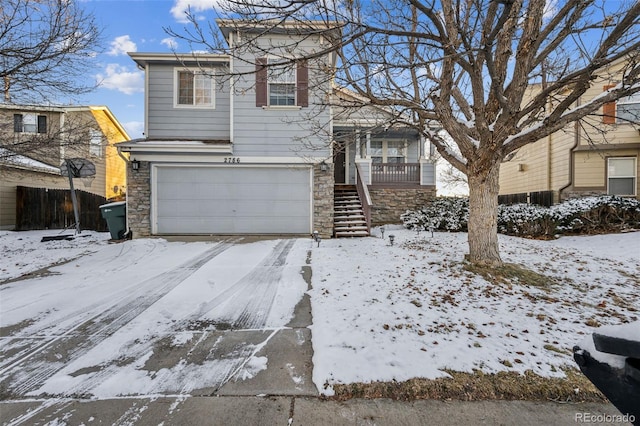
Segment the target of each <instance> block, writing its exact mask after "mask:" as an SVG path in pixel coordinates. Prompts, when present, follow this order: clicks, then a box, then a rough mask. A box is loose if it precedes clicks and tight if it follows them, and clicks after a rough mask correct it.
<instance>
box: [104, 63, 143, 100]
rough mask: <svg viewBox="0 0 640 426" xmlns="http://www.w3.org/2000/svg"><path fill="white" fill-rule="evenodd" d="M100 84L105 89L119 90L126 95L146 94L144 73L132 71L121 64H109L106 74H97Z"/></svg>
mask: <svg viewBox="0 0 640 426" xmlns="http://www.w3.org/2000/svg"><path fill="white" fill-rule="evenodd" d="M96 80H98V84H99V85H100V86H101V87H104V88H105V89H111V90H117V91H119V92H122V93H124V94H125V95H132V94H134V93H141V92H144V73H143V72H142V71H130V70H129V69H128V68H127V67H125V66H122V65H119V64H108V65H107V66H106V68H105V71H104V74H97V75H96Z"/></svg>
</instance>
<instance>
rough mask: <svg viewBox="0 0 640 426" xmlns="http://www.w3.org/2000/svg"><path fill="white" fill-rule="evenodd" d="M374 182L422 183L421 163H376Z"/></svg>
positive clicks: (372, 166)
mask: <svg viewBox="0 0 640 426" xmlns="http://www.w3.org/2000/svg"><path fill="white" fill-rule="evenodd" d="M371 183H372V184H376V183H377V184H407V183H410V184H420V163H374V164H372V165H371Z"/></svg>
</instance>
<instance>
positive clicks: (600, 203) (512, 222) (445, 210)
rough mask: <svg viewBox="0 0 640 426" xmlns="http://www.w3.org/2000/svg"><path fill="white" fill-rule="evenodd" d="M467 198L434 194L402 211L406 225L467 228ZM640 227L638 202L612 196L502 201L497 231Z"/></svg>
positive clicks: (540, 234)
mask: <svg viewBox="0 0 640 426" xmlns="http://www.w3.org/2000/svg"><path fill="white" fill-rule="evenodd" d="M468 218H469V202H468V200H467V199H466V198H448V197H443V198H436V199H435V200H433V201H432V202H431V203H429V204H428V205H426V206H425V207H423V208H422V209H420V210H414V211H407V212H406V213H405V214H404V215H402V220H403V222H404V226H405V227H406V228H408V229H416V228H418V229H421V230H428V229H430V228H433V229H434V230H440V231H466V230H467V221H468ZM638 227H640V202H638V200H636V199H632V198H621V197H615V196H601V197H584V198H576V199H571V200H568V201H565V202H563V203H561V204H556V205H554V206H551V207H541V206H537V205H532V204H514V205H510V206H507V205H501V206H499V208H498V232H500V233H503V234H507V235H517V236H526V237H534V238H552V237H553V236H554V235H556V234H594V233H603V232H616V231H621V230H624V229H627V228H638Z"/></svg>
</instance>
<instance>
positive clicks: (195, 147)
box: [115, 138, 231, 154]
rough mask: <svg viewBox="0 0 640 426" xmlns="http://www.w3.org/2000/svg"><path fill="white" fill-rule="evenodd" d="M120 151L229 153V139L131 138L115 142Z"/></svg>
mask: <svg viewBox="0 0 640 426" xmlns="http://www.w3.org/2000/svg"><path fill="white" fill-rule="evenodd" d="M115 145H116V147H117V148H118V150H120V151H122V152H135V153H163V152H164V153H174V152H179V153H182V154H198V153H203V152H206V153H214V152H218V153H223V154H226V153H229V152H231V141H229V140H179V139H147V138H140V139H133V140H130V141H125V142H120V143H117V144H115Z"/></svg>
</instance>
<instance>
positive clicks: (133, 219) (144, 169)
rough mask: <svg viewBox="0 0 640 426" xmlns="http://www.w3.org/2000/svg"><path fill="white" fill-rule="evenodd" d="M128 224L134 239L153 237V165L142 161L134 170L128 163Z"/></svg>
mask: <svg viewBox="0 0 640 426" xmlns="http://www.w3.org/2000/svg"><path fill="white" fill-rule="evenodd" d="M127 222H128V223H129V230H130V231H131V232H132V236H133V238H142V237H148V236H149V235H151V164H150V163H149V162H148V161H141V162H140V168H139V169H138V170H133V169H132V168H131V163H127Z"/></svg>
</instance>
